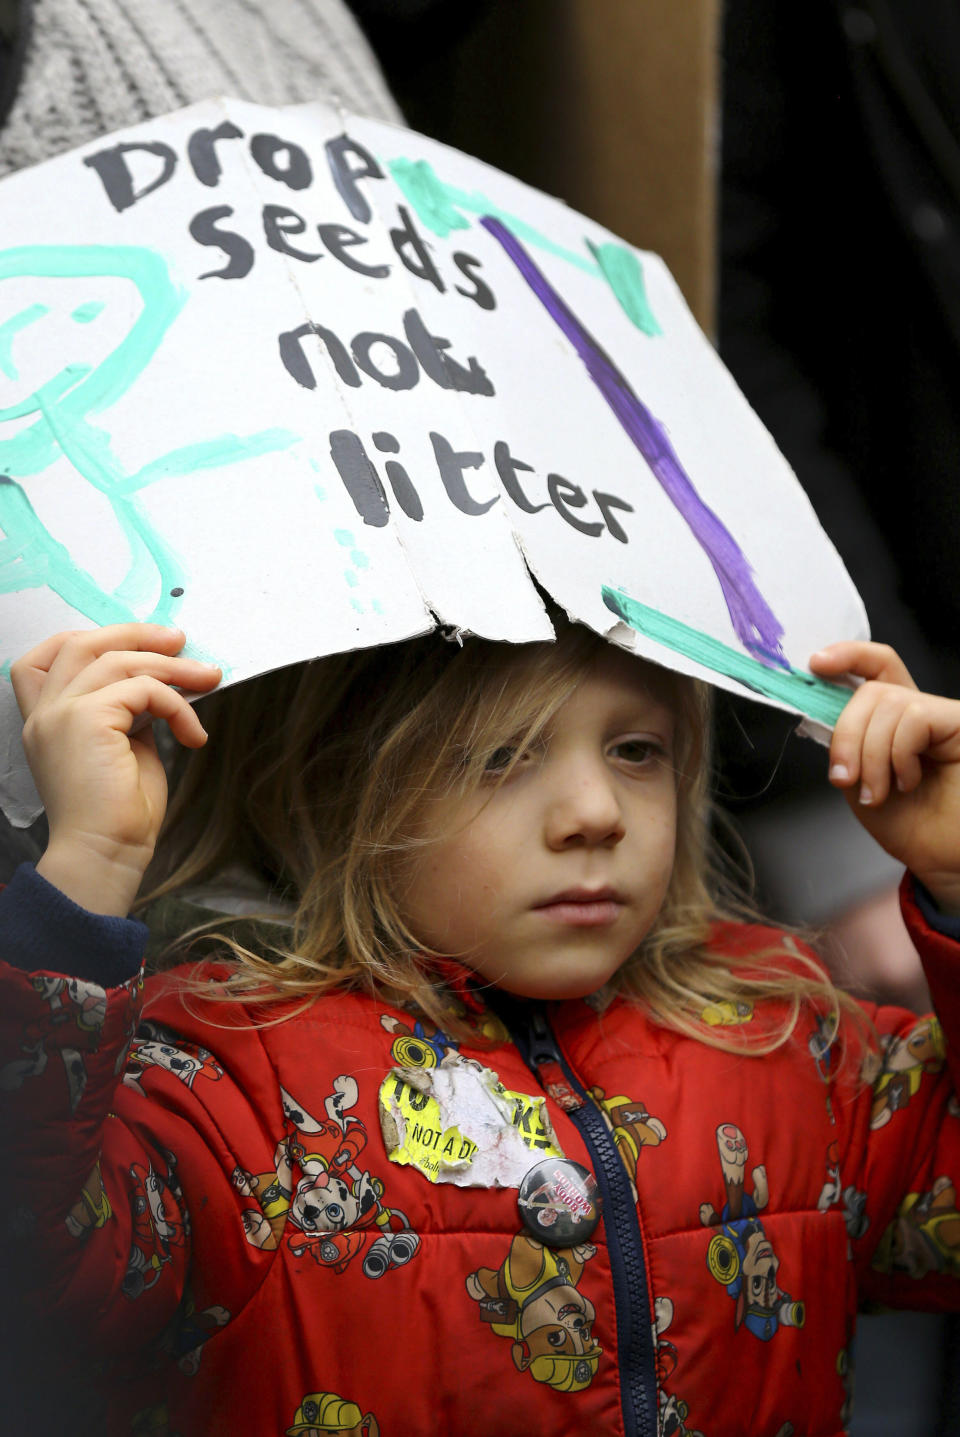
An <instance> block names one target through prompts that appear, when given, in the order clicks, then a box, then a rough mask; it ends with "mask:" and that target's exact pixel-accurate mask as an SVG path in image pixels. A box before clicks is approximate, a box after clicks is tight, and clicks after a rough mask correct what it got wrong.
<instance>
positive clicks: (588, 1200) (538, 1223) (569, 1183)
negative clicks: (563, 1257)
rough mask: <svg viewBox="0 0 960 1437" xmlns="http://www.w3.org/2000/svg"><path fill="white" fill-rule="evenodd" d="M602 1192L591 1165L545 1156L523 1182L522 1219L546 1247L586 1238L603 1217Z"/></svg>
mask: <svg viewBox="0 0 960 1437" xmlns="http://www.w3.org/2000/svg"><path fill="white" fill-rule="evenodd" d="M601 1205H602V1204H601V1200H600V1194H599V1193H598V1192H597V1180H596V1178H595V1177H594V1176H593V1173H592V1172H590V1171H589V1169H587V1168H585V1167H582V1166H581V1165H580V1163H572V1162H570V1161H569V1160H568V1159H567V1158H543V1159H542V1161H541V1162H539V1163H537V1164H536V1166H535V1167H532V1168H531V1169H530V1171H529V1172H528V1173H527V1174H526V1176H525V1177H524V1179H523V1182H522V1183H521V1184H520V1195H519V1197H518V1198H517V1207H518V1208H519V1209H520V1219H521V1221H522V1223H523V1225H524V1227H525V1228H526V1229H527V1231H528V1232H529V1233H530V1235H531V1237H535V1238H536V1239H537V1241H538V1242H542V1243H544V1244H545V1246H547V1247H575V1246H576V1245H577V1243H580V1242H586V1241H587V1240H588V1238H590V1237H592V1235H593V1231H594V1229H595V1228H596V1226H597V1223H598V1222H599V1221H600V1210H601Z"/></svg>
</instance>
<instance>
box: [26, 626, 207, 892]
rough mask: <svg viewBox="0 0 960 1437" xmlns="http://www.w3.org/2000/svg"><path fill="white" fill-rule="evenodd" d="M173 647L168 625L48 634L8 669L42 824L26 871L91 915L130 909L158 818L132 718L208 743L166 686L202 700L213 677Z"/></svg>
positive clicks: (160, 795)
mask: <svg viewBox="0 0 960 1437" xmlns="http://www.w3.org/2000/svg"><path fill="white" fill-rule="evenodd" d="M183 645H184V635H183V634H182V633H181V632H180V630H179V629H167V628H161V627H160V626H159V625H157V624H116V625H113V626H111V627H109V628H103V629H92V630H90V631H89V632H83V633H81V632H71V633H63V634H55V635H54V636H53V638H50V639H47V640H45V641H44V643H42V644H38V645H37V647H36V648H35V649H31V651H30V652H29V653H28V654H25V655H24V657H23V658H22V659H19V660H18V661H17V662H16V663H15V664H14V665H13V667H12V668H11V670H10V678H11V680H12V683H13V689H14V693H15V694H16V697H17V703H18V704H19V705H20V712H21V713H22V714H23V717H24V720H25V722H24V729H23V746H24V750H25V752H26V755H27V760H28V762H29V764H30V769H31V772H32V773H33V777H34V781H35V783H36V785H37V790H38V792H39V794H40V797H41V798H42V800H43V804H44V808H45V809H46V811H47V818H48V820H49V824H50V839H49V844H48V846H47V850H46V852H45V853H44V855H43V857H42V858H41V859H40V861H39V863H38V864H37V871H38V873H40V874H42V875H43V877H44V878H46V879H47V880H48V882H50V883H53V884H54V885H55V886H56V887H57V888H59V889H61V890H62V891H63V892H64V893H66V895H67V896H68V897H69V898H72V899H73V901H74V902H75V903H79V904H80V905H81V907H83V908H87V909H89V910H90V911H92V912H94V913H104V914H115V915H117V916H120V917H123V916H125V915H126V914H127V913H128V912H129V911H130V907H131V905H132V903H133V900H134V898H135V897H136V894H137V890H138V888H139V887H140V882H141V880H142V878H143V874H144V872H145V870H146V867H147V864H148V863H149V862H150V859H151V858H152V857H153V850H154V847H155V845H156V841H157V834H158V833H159V831H160V825H161V823H162V822H163V816H164V813H165V812H166V806H167V781H166V775H165V773H164V770H163V765H162V763H161V761H160V758H159V755H158V754H157V749H156V744H155V742H154V737H153V731H152V729H151V727H150V725H149V724H145V725H143V726H142V727H139V728H137V729H136V731H135V732H134V728H135V725H136V721H137V719H139V718H140V717H141V715H149V717H150V718H161V719H165V720H166V722H167V723H168V724H169V725H170V728H171V731H172V732H173V735H174V737H175V738H176V739H178V740H179V742H180V743H182V744H184V745H185V746H186V747H187V748H201V747H202V746H203V744H205V743H206V740H207V735H206V733H205V731H204V729H203V726H202V724H201V723H200V720H199V719H198V717H197V715H196V713H195V712H194V710H193V708H192V707H191V705H190V704H189V703H188V702H187V700H186V699H185V698H184V697H183V694H181V693H178V692H177V689H176V688H174V687H173V685H177V686H178V687H179V688H182V689H184V690H186V691H187V692H190V693H206V692H207V691H208V690H210V689H213V688H215V687H216V686H217V684H218V683H219V681H220V670H219V669H218V668H216V667H214V666H213V665H212V664H205V663H201V662H199V661H198V660H196V659H184V658H178V657H176V656H177V655H178V654H179V652H180V650H181V649H182V648H183Z"/></svg>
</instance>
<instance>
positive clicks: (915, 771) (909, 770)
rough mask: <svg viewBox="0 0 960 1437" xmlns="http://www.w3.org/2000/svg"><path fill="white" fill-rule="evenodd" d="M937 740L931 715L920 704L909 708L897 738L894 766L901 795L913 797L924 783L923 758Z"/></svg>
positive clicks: (894, 744) (898, 730)
mask: <svg viewBox="0 0 960 1437" xmlns="http://www.w3.org/2000/svg"><path fill="white" fill-rule="evenodd" d="M932 740H933V729H932V726H931V723H930V719H929V717H928V715H927V714H926V713H925V712H924V711H923V710H922V709H921V708H920V706H919V705H917V704H908V706H907V707H906V708H905V709H904V711H903V715H902V717H901V719H900V722H899V724H898V725H897V730H896V733H895V734H894V737H893V748H892V750H891V755H890V757H891V762H892V763H893V771H894V773H895V775H896V780H897V788H898V789H899V790H900V792H901V793H913V791H914V789H915V788H918V787H919V786H920V783H921V781H922V779H923V764H922V763H921V762H920V755H921V754H922V753H927V752H928V751H929V749H930V746H931V742H932Z"/></svg>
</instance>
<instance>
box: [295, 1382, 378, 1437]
mask: <svg viewBox="0 0 960 1437" xmlns="http://www.w3.org/2000/svg"><path fill="white" fill-rule="evenodd" d="M284 1437H380V1424H379V1422H378V1421H377V1419H376V1417H374V1415H373V1413H372V1412H361V1411H360V1408H359V1407H358V1406H357V1404H356V1403H355V1402H345V1401H344V1399H343V1398H342V1397H338V1396H337V1394H336V1393H335V1392H308V1393H307V1395H306V1397H305V1398H304V1399H303V1401H302V1402H301V1403H300V1406H299V1407H298V1408H297V1412H296V1416H295V1417H294V1419H293V1426H292V1427H288V1428H287V1430H286V1433H285V1434H284Z"/></svg>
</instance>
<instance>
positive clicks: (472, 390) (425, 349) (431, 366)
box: [403, 309, 494, 395]
mask: <svg viewBox="0 0 960 1437" xmlns="http://www.w3.org/2000/svg"><path fill="white" fill-rule="evenodd" d="M403 332H404V334H405V335H406V336H407V341H408V343H409V345H410V348H411V349H412V350H413V352H414V354H415V355H416V356H417V358H418V359H419V361H420V363H421V364H422V365H423V371H424V373H425V374H426V375H428V376H429V377H430V379H432V380H433V382H434V384H439V386H440V388H441V389H457V390H459V391H460V392H461V393H463V394H487V395H490V394H493V393H494V388H493V385H492V384H491V383H490V380H489V378H488V377H487V375H486V372H485V371H484V370H483V369H482V368H481V366H480V365H479V364H478V363H477V361H476V359H475V358H474V357H473V355H471V356H470V358H469V359H468V360H467V363H466V365H465V366H464V365H462V364H458V363H457V361H456V360H455V359H454V358H453V357H452V356H451V355H449V354H445V353H444V350H446V349H449V348H450V340H449V339H441V338H440V336H439V335H434V334H431V333H430V331H429V330H428V329H427V326H426V325H425V324H424V322H423V320H422V319H421V318H420V315H419V314H418V313H417V311H416V310H415V309H408V310H407V312H406V314H405V315H404V316H403Z"/></svg>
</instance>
